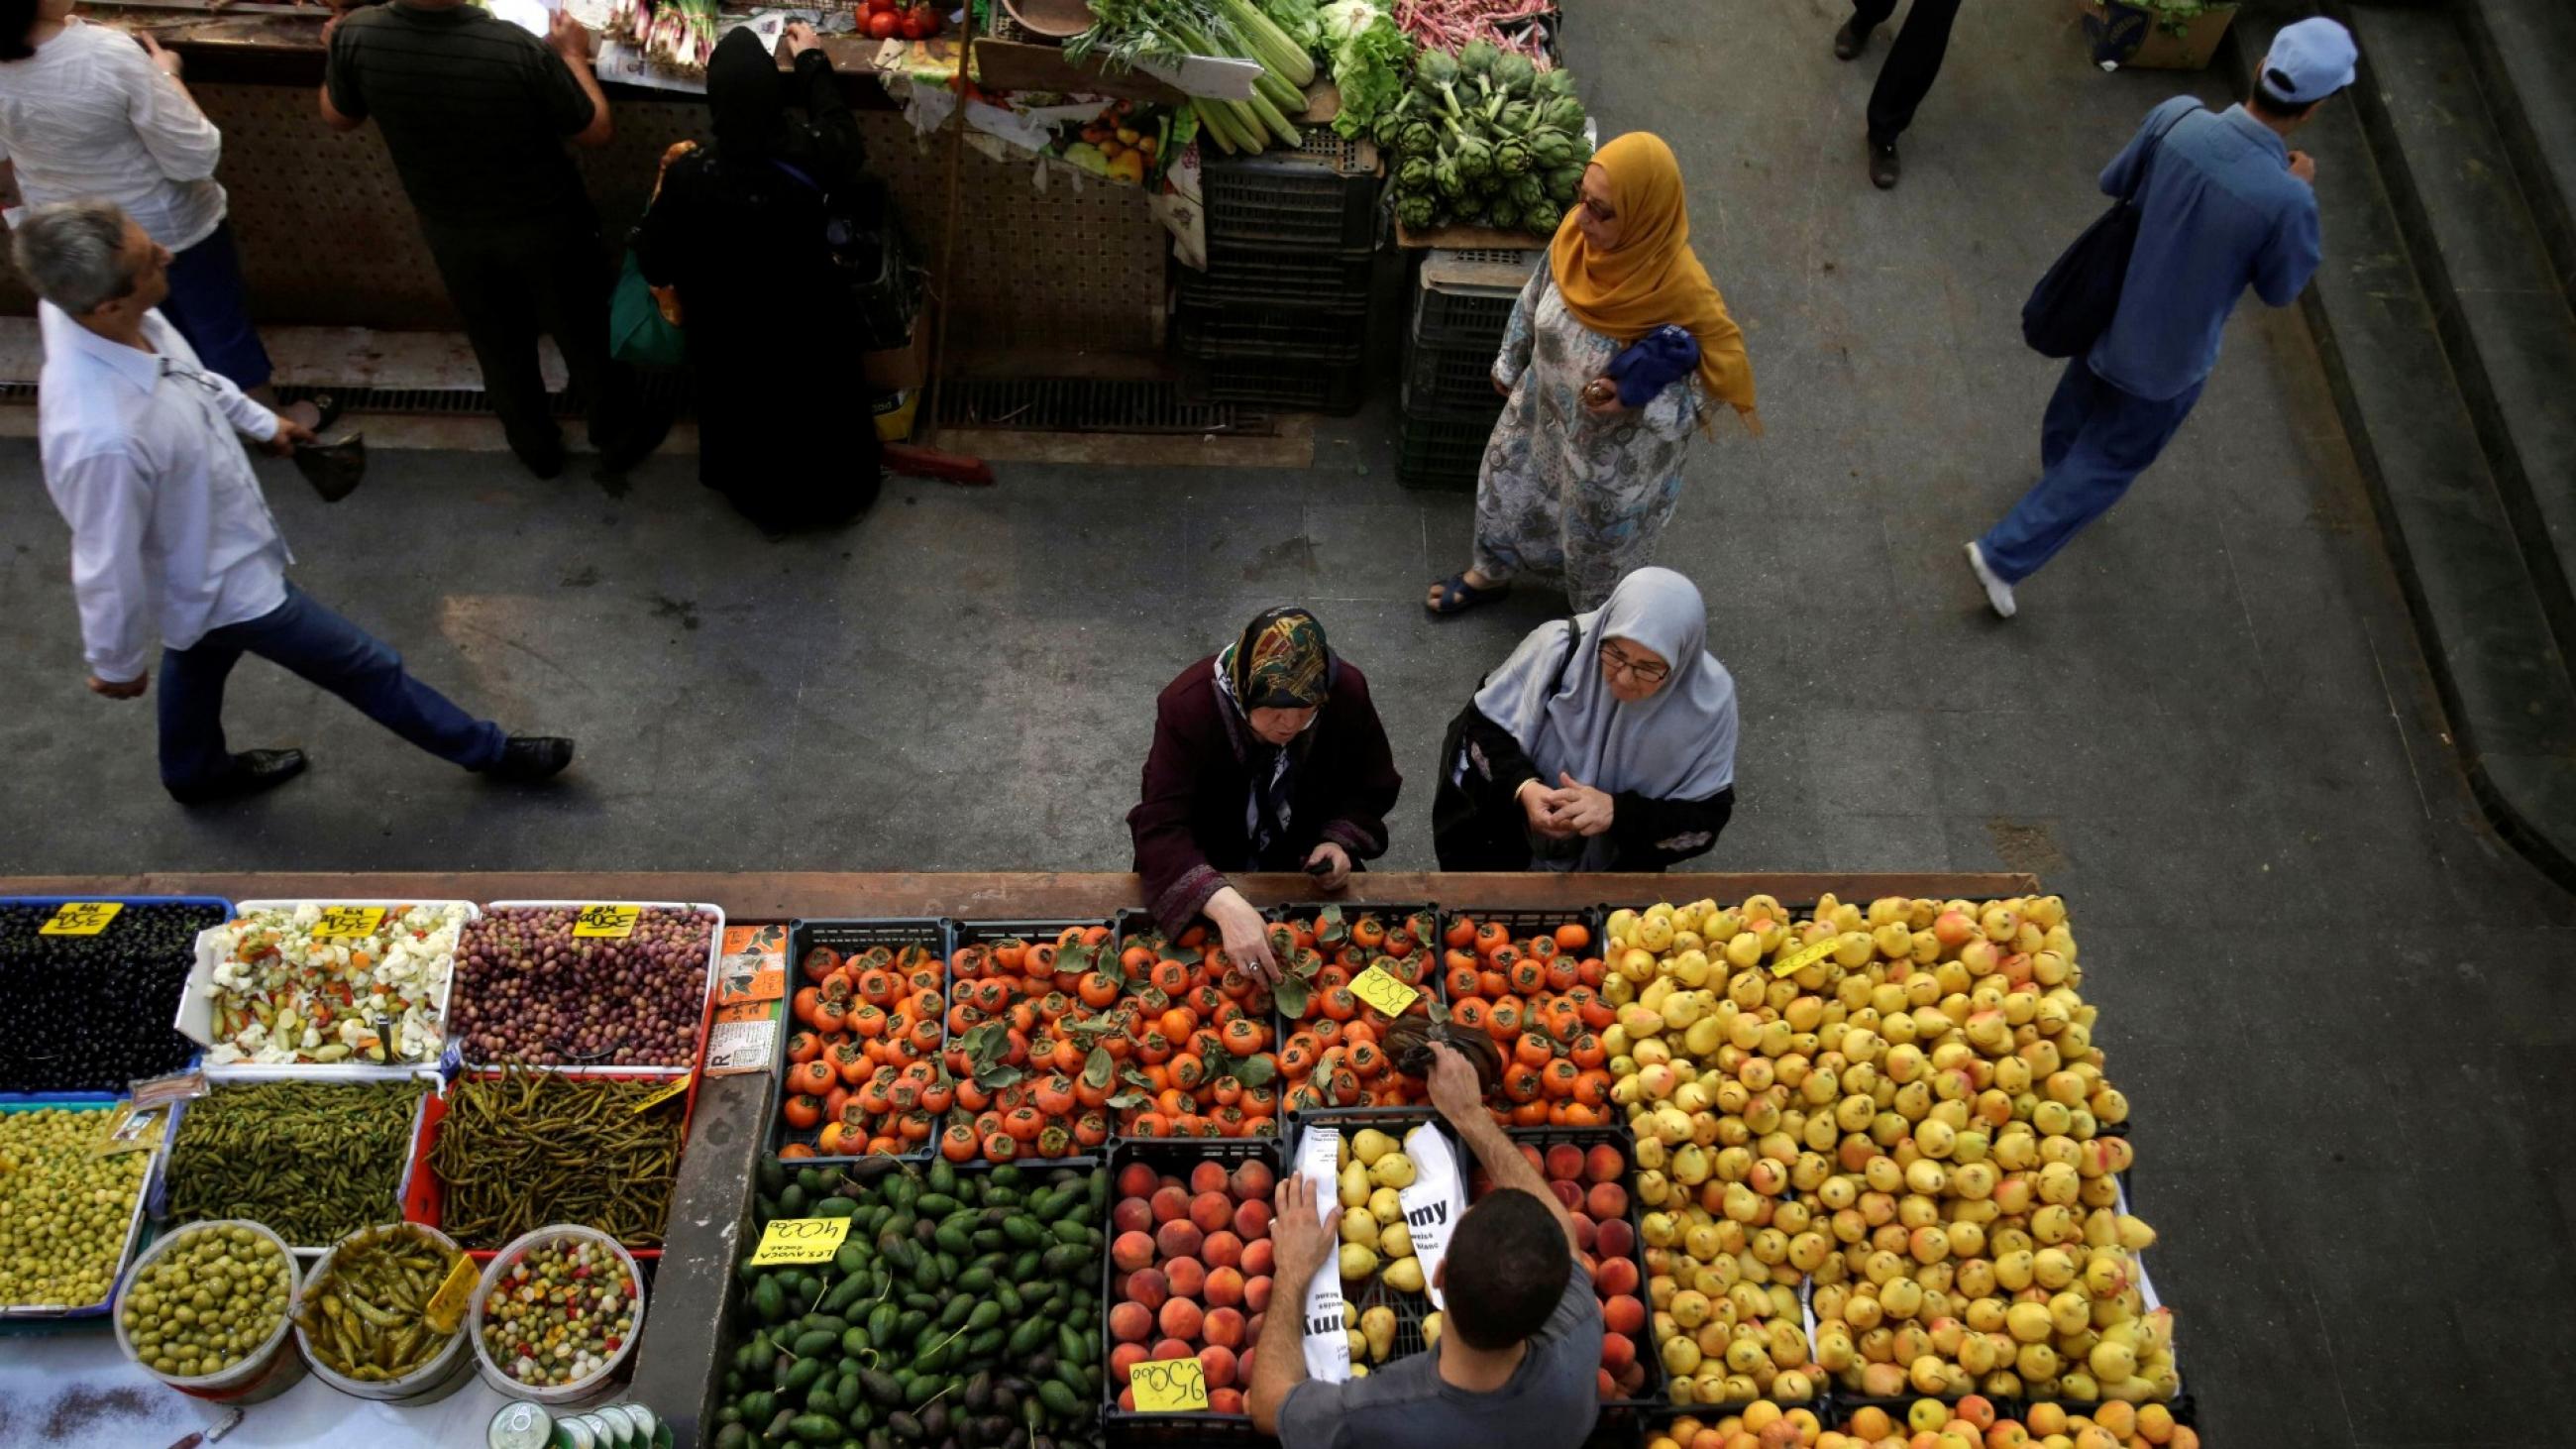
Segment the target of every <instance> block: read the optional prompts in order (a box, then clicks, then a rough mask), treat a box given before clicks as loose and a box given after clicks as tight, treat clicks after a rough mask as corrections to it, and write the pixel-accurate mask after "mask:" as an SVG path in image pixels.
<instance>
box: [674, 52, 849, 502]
mask: <svg viewBox="0 0 2576 1449" xmlns="http://www.w3.org/2000/svg"><path fill="white" fill-rule="evenodd" d="M787 47H788V49H789V51H790V52H792V53H793V54H794V56H795V65H796V71H795V74H794V75H793V76H792V77H788V76H781V75H780V74H779V73H778V62H777V61H776V60H775V59H774V58H773V57H772V56H771V54H770V49H769V47H768V46H767V45H766V44H764V43H763V42H762V41H761V39H760V37H759V36H757V35H755V34H753V33H752V32H751V31H750V30H749V29H747V28H745V29H739V30H735V31H733V32H731V33H730V34H728V35H726V36H725V38H724V39H723V40H721V41H719V42H718V43H717V45H716V50H715V55H714V56H713V57H712V58H711V59H709V60H708V62H707V107H708V110H709V112H710V117H711V120H712V122H713V125H714V129H715V145H714V146H713V147H711V148H700V147H697V146H694V145H692V144H691V143H687V142H682V143H681V144H680V146H679V147H678V148H675V149H678V150H680V151H681V152H682V154H681V155H679V156H678V157H677V159H674V160H670V161H668V162H666V163H665V165H664V168H663V172H662V182H661V185H660V186H659V187H658V188H656V189H655V191H654V193H653V204H652V205H651V207H649V208H648V209H647V210H646V211H645V213H644V220H643V221H642V222H641V223H639V224H638V225H637V226H636V228H635V238H634V246H635V256H636V263H637V265H638V267H639V268H641V270H642V271H643V273H644V279H645V280H646V281H648V282H650V283H652V284H654V285H655V286H671V287H676V288H677V289H678V292H679V298H680V315H681V317H682V318H683V319H684V320H683V323H682V326H681V329H680V332H681V336H682V337H684V338H685V339H687V342H688V349H689V380H690V386H691V389H692V396H693V397H694V399H695V401H696V405H697V417H698V481H700V482H702V483H704V484H706V485H707V486H708V487H709V488H713V489H715V490H716V491H717V492H719V493H722V494H724V495H725V497H727V498H729V499H731V500H732V501H733V506H734V507H735V508H736V509H737V510H739V511H740V512H741V513H742V514H743V516H744V517H746V518H749V519H750V520H752V521H753V522H754V523H757V524H759V525H760V526H761V527H762V528H764V529H767V530H770V531H771V532H773V533H775V532H781V531H784V530H787V529H791V528H800V527H812V526H819V525H828V524H837V523H846V522H848V521H849V520H850V519H851V518H853V517H855V516H857V514H858V513H859V511H860V510H861V509H864V508H866V507H867V506H868V505H869V504H871V503H874V502H875V501H876V497H877V490H878V488H879V486H880V476H879V468H878V462H877V460H878V456H879V453H878V444H877V435H876V430H875V429H874V428H870V427H860V428H821V427H811V426H798V425H795V424H792V423H790V424H787V425H782V421H781V420H782V419H783V418H794V417H797V416H799V415H803V416H808V417H811V416H814V415H817V414H824V413H828V412H829V411H830V410H831V409H833V408H834V407H836V406H839V405H841V404H843V403H847V402H849V401H851V400H853V399H858V398H863V397H865V396H866V395H867V392H868V386H867V379H866V377H865V375H864V374H863V372H862V371H861V368H860V366H859V352H858V349H857V348H856V347H854V346H853V345H851V339H852V338H853V337H857V336H860V335H862V334H863V332H864V331H865V327H864V324H863V322H862V320H861V318H860V316H859V308H858V303H857V300H856V298H855V297H853V296H852V294H851V291H850V288H849V284H848V283H847V281H845V280H844V279H843V277H842V275H841V274H840V273H839V272H838V270H837V269H836V268H835V266H834V263H833V259H832V252H831V242H830V231H831V225H830V224H831V221H832V215H831V212H830V210H829V209H828V208H827V207H826V206H825V204H824V203H825V198H826V197H838V196H843V195H847V194H848V193H849V192H850V190H851V189H852V188H853V187H854V186H855V185H856V183H858V181H859V180H860V177H861V171H862V168H863V167H864V166H865V164H866V159H867V153H866V148H865V146H864V144H863V143H862V142H861V141H860V139H859V126H858V121H857V118H855V117H854V116H852V115H851V114H850V107H849V104H848V102H846V101H844V100H843V99H842V98H841V85H840V81H839V79H838V78H837V77H836V76H834V75H833V74H832V61H831V58H830V57H829V56H827V55H825V54H824V53H823V40H822V37H821V36H820V35H817V34H816V33H815V31H814V28H813V27H812V26H810V25H807V24H805V23H804V22H802V21H798V22H796V23H795V24H792V25H790V26H788V27H787ZM791 95H792V97H793V99H794V100H795V101H797V102H799V103H801V104H802V105H803V106H804V107H805V116H804V117H803V118H802V119H800V118H798V117H795V116H792V115H790V114H789V113H788V109H787V107H788V103H789V100H790V98H791ZM747 256H754V257H759V258H760V259H761V265H759V266H756V267H746V266H744V265H743V258H744V257H747ZM782 296H785V297H792V298H794V299H795V305H792V306H782V305H780V299H781V297H782Z"/></svg>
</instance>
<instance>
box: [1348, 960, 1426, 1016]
mask: <svg viewBox="0 0 2576 1449" xmlns="http://www.w3.org/2000/svg"><path fill="white" fill-rule="evenodd" d="M1421 994H1422V993H1421V992H1419V991H1416V990H1414V989H1413V988H1412V987H1410V986H1407V985H1405V984H1404V983H1403V982H1401V981H1398V980H1396V979H1395V978H1394V977H1393V976H1390V975H1388V974H1387V970H1386V968H1385V967H1383V966H1371V967H1370V968H1369V969H1367V970H1366V971H1363V972H1361V973H1360V974H1359V975H1357V976H1355V977H1353V978H1352V979H1351V995H1353V996H1356V997H1358V998H1359V999H1360V1000H1362V1001H1365V1002H1367V1003H1368V1004H1369V1005H1371V1006H1373V1007H1376V1008H1377V1009H1378V1010H1380V1011H1382V1012H1385V1013H1386V1014H1387V1015H1389V1016H1402V1015H1404V1009H1405V1008H1406V1007H1408V1006H1411V1005H1412V1004H1413V1002H1414V998H1416V997H1418V996H1420V995H1421Z"/></svg>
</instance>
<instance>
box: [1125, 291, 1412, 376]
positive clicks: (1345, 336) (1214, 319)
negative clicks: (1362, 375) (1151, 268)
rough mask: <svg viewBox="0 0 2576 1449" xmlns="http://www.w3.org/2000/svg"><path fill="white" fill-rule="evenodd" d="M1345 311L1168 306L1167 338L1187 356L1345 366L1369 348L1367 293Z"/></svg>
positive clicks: (1286, 369)
mask: <svg viewBox="0 0 2576 1449" xmlns="http://www.w3.org/2000/svg"><path fill="white" fill-rule="evenodd" d="M1359 300H1360V306H1359V307H1356V308H1353V309H1350V310H1348V311H1335V310H1330V309H1319V308H1313V307H1298V308H1285V307H1241V306H1228V307H1197V306H1191V305H1189V304H1188V303H1186V302H1184V303H1183V304H1182V305H1181V306H1178V307H1175V308H1173V309H1172V339H1173V342H1174V344H1175V345H1177V346H1178V347H1179V348H1180V350H1181V355H1182V356H1184V357H1191V358H1220V359H1233V358H1240V359H1244V360H1246V361H1252V360H1257V359H1265V358H1266V359H1269V360H1270V361H1271V362H1273V363H1275V364H1276V365H1277V367H1278V370H1279V371H1281V372H1282V373H1292V374H1293V373H1295V372H1297V371H1298V370H1300V369H1302V368H1304V367H1307V366H1309V365H1312V364H1316V363H1321V364H1324V365H1326V366H1331V367H1346V366H1349V365H1351V364H1354V363H1357V362H1358V361H1359V360H1360V359H1361V358H1362V357H1363V356H1365V355H1366V354H1367V351H1368V331H1369V327H1368V313H1367V302H1368V299H1367V298H1366V297H1362V298H1360V299H1359Z"/></svg>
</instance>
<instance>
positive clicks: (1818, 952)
mask: <svg viewBox="0 0 2576 1449" xmlns="http://www.w3.org/2000/svg"><path fill="white" fill-rule="evenodd" d="M1841 943H1842V938H1841V937H1839V936H1827V937H1826V938H1825V939H1823V940H1821V941H1818V942H1817V943H1816V944H1814V945H1812V946H1809V947H1807V948H1806V949H1804V950H1801V951H1798V952H1795V953H1793V954H1791V955H1787V956H1783V957H1781V958H1780V959H1779V960H1777V961H1774V962H1772V963H1771V974H1772V975H1774V976H1795V975H1797V974H1798V973H1799V972H1801V971H1804V970H1806V969H1807V968H1808V967H1810V966H1813V965H1815V964H1816V963H1817V962H1819V961H1822V960H1823V959H1825V958H1826V957H1827V956H1830V955H1832V954H1833V950H1834V947H1836V946H1837V945H1840V944H1841Z"/></svg>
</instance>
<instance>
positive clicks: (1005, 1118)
mask: <svg viewBox="0 0 2576 1449" xmlns="http://www.w3.org/2000/svg"><path fill="white" fill-rule="evenodd" d="M1045 1127H1046V1114H1045V1113H1044V1112H1041V1111H1039V1110H1038V1109H1037V1108H1035V1107H1014V1108H1012V1109H1011V1110H1010V1111H1008V1112H1005V1113H1003V1114H1002V1130H1003V1131H1004V1132H1007V1133H1009V1134H1010V1135H1011V1136H1012V1137H1013V1138H1015V1139H1017V1140H1018V1141H1021V1142H1027V1141H1031V1140H1033V1139H1034V1138H1036V1136H1037V1135H1038V1133H1039V1132H1040V1131H1042V1130H1043V1129H1044V1128H1045Z"/></svg>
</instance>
